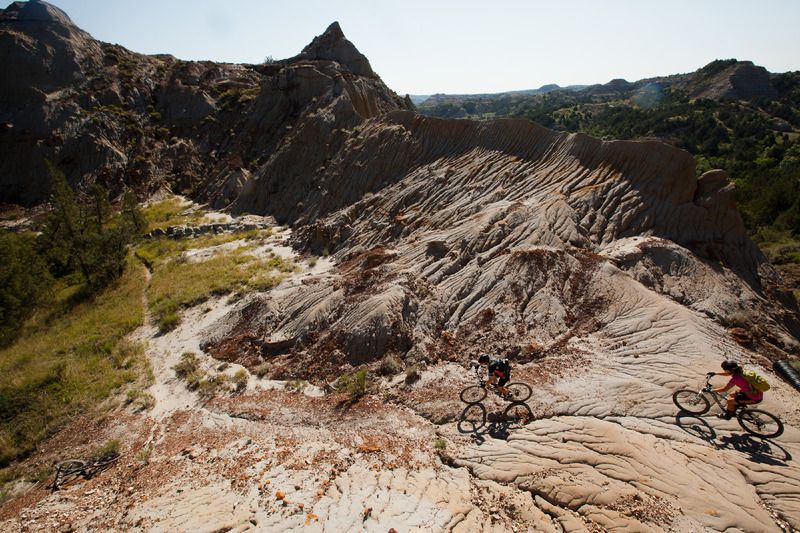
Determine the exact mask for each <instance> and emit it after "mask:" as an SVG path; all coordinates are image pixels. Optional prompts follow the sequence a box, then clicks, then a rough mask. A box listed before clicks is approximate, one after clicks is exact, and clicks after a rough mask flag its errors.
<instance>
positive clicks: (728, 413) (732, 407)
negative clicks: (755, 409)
mask: <svg viewBox="0 0 800 533" xmlns="http://www.w3.org/2000/svg"><path fill="white" fill-rule="evenodd" d="M734 414H736V393H735V392H731V393H730V394H728V402H727V404H726V405H725V413H724V414H721V415H719V416H720V418H724V419H726V420H730V419H731V418H732V417H733V415H734Z"/></svg>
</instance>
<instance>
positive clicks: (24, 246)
mask: <svg viewBox="0 0 800 533" xmlns="http://www.w3.org/2000/svg"><path fill="white" fill-rule="evenodd" d="M52 283H53V279H52V277H51V275H50V272H49V271H48V269H47V263H46V262H45V260H44V258H43V256H42V255H41V254H39V252H38V250H37V244H36V237H35V236H34V235H33V234H29V233H23V234H17V233H9V232H6V231H0V347H3V346H7V345H8V344H10V343H11V341H13V340H14V339H16V338H17V337H18V336H19V334H20V332H21V330H22V324H23V323H24V322H25V320H26V319H28V317H30V315H31V313H33V311H34V309H35V308H36V307H37V306H38V305H39V304H40V303H41V302H42V301H43V300H44V299H45V297H46V296H47V294H49V292H50V287H51V285H52Z"/></svg>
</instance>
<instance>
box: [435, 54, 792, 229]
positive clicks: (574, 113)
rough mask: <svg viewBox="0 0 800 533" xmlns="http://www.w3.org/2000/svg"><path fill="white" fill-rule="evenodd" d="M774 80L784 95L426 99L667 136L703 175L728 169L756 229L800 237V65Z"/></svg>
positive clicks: (559, 123) (483, 111) (634, 134)
mask: <svg viewBox="0 0 800 533" xmlns="http://www.w3.org/2000/svg"><path fill="white" fill-rule="evenodd" d="M730 64H732V60H723V61H717V62H713V63H711V64H709V65H708V66H706V67H705V68H704V69H703V70H702V71H701V72H700V75H701V77H702V76H705V77H710V76H713V75H714V74H715V73H717V72H719V71H721V70H723V69H725V68H727V67H728V66H730ZM700 81H702V80H700ZM772 84H773V87H775V89H776V91H777V92H778V95H779V96H778V98H776V99H772V100H770V99H767V98H763V97H762V98H755V99H753V100H749V101H736V100H712V99H690V98H689V97H688V96H687V95H686V93H685V92H681V91H679V90H677V89H675V90H673V89H670V88H667V89H665V90H664V91H663V92H662V93H660V94H658V95H657V98H656V97H655V96H656V95H654V94H647V95H645V96H646V97H645V98H637V94H636V93H635V92H634V91H614V90H611V89H608V90H606V92H600V90H598V89H595V90H593V91H586V90H585V91H578V92H569V91H554V92H550V93H547V94H543V95H535V96H522V97H510V96H503V97H499V98H496V99H489V98H485V97H482V98H481V99H479V100H477V99H476V100H464V101H448V102H446V103H441V104H437V105H429V106H427V107H426V106H425V104H423V105H422V106H421V111H422V112H424V113H426V114H430V115H434V116H442V117H471V118H479V119H481V118H493V117H504V116H507V117H522V118H528V119H530V120H532V121H534V122H537V123H539V124H541V125H543V126H546V127H549V128H553V129H557V130H561V131H567V132H583V133H587V134H589V135H592V136H595V137H599V138H604V139H642V138H657V139H661V140H664V141H665V142H668V143H671V144H673V145H675V146H677V147H679V148H683V149H685V150H687V151H688V152H689V153H691V154H692V155H693V156H694V157H695V159H696V161H697V172H698V174H700V173H702V172H704V171H706V170H709V169H711V168H723V169H725V170H727V171H728V173H729V174H730V176H731V178H732V179H733V181H734V182H735V183H736V187H737V189H736V190H737V202H738V205H739V209H740V211H741V213H742V216H743V218H744V221H745V225H746V227H747V228H748V231H750V232H751V234H756V233H757V232H758V231H759V229H761V228H769V229H774V230H778V231H784V232H786V231H789V232H791V233H792V234H793V235H794V236H795V237H800V144H799V141H798V135H797V134H796V133H794V132H795V131H798V130H800V72H789V73H785V74H779V75H775V76H773V78H772ZM641 92H642V91H641V89H640V90H639V93H640V94H641Z"/></svg>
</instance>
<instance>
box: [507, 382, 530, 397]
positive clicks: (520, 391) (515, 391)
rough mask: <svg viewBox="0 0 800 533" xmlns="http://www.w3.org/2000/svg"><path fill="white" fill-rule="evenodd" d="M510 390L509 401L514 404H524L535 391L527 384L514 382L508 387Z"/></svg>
mask: <svg viewBox="0 0 800 533" xmlns="http://www.w3.org/2000/svg"><path fill="white" fill-rule="evenodd" d="M506 388H507V389H508V396H507V399H508V400H509V401H512V402H524V401H525V400H527V399H528V398H530V397H531V394H533V389H531V386H530V385H528V384H527V383H522V382H520V381H513V382H511V383H509V384H508V385H506Z"/></svg>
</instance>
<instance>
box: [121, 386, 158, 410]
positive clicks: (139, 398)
mask: <svg viewBox="0 0 800 533" xmlns="http://www.w3.org/2000/svg"><path fill="white" fill-rule="evenodd" d="M125 403H126V404H128V405H133V406H134V409H135V410H136V411H149V410H150V409H152V408H153V407H155V406H156V399H155V398H154V397H153V395H152V394H150V393H149V392H145V391H143V390H140V389H131V390H129V391H128V394H127V396H126V401H125Z"/></svg>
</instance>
